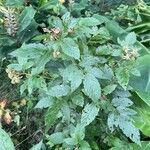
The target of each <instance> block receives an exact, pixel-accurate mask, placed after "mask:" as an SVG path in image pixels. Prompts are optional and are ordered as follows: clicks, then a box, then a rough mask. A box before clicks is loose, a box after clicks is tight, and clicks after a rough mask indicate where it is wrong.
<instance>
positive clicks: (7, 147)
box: [0, 128, 15, 150]
mask: <svg viewBox="0 0 150 150" xmlns="http://www.w3.org/2000/svg"><path fill="white" fill-rule="evenodd" d="M0 147H1V148H0V149H1V150H15V147H14V144H13V142H12V140H11V139H10V136H9V135H8V134H7V133H6V132H5V131H4V130H3V129H1V128H0Z"/></svg>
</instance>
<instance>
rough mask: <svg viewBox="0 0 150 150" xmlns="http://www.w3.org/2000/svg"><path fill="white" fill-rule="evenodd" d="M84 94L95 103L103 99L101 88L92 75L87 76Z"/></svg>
mask: <svg viewBox="0 0 150 150" xmlns="http://www.w3.org/2000/svg"><path fill="white" fill-rule="evenodd" d="M83 84H84V93H85V94H86V95H87V96H89V97H90V98H91V99H92V100H93V101H98V100H99V98H100V97H101V87H100V84H99V82H98V80H97V79H96V78H95V77H94V76H93V75H92V74H90V73H89V74H86V75H85V78H84V82H83Z"/></svg>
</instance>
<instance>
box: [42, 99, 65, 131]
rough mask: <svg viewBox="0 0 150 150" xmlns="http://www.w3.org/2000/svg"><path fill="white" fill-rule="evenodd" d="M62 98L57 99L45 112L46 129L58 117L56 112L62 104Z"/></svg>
mask: <svg viewBox="0 0 150 150" xmlns="http://www.w3.org/2000/svg"><path fill="white" fill-rule="evenodd" d="M63 102H64V101H63V100H57V101H56V102H55V103H54V104H53V105H52V106H51V107H50V108H49V109H48V110H47V112H46V114H45V125H46V130H47V131H48V129H49V128H50V127H51V126H52V125H53V124H54V123H55V121H56V120H57V119H58V116H57V115H58V112H59V111H60V108H61V107H62V105H63Z"/></svg>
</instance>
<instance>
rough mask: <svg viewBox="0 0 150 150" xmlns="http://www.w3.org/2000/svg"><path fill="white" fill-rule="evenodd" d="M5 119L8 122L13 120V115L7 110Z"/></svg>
mask: <svg viewBox="0 0 150 150" xmlns="http://www.w3.org/2000/svg"><path fill="white" fill-rule="evenodd" d="M3 119H4V121H5V123H6V124H10V123H11V122H12V117H11V115H10V113H9V112H6V114H5V115H4V117H3Z"/></svg>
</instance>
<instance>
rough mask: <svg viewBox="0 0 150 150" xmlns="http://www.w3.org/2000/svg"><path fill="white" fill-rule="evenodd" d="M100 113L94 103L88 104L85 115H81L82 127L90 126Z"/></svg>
mask: <svg viewBox="0 0 150 150" xmlns="http://www.w3.org/2000/svg"><path fill="white" fill-rule="evenodd" d="M98 112H99V108H98V107H97V106H96V105H95V104H94V103H91V104H87V105H86V106H85V107H84V109H83V113H82V115H81V125H82V127H85V126H87V125H89V124H90V123H91V122H92V121H93V120H94V119H95V117H96V116H97V115H98Z"/></svg>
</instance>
